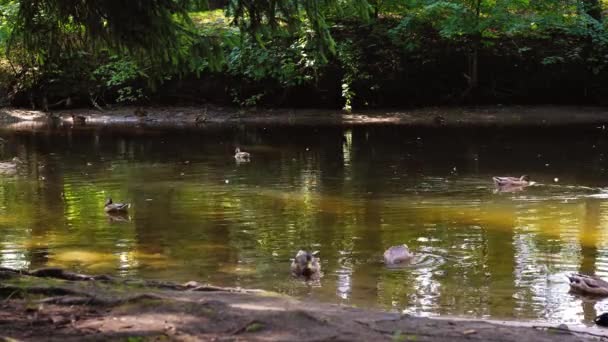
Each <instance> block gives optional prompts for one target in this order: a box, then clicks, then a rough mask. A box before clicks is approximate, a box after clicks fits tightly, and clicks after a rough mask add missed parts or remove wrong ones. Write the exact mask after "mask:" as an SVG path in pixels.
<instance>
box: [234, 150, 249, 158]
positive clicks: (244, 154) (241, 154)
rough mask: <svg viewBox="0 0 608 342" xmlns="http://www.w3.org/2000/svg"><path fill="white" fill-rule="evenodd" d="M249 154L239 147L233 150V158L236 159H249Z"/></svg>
mask: <svg viewBox="0 0 608 342" xmlns="http://www.w3.org/2000/svg"><path fill="white" fill-rule="evenodd" d="M250 158H251V155H250V154H249V153H248V152H241V149H240V148H238V147H237V148H236V149H235V150H234V159H236V160H249V159H250Z"/></svg>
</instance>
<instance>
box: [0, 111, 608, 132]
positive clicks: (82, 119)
mask: <svg viewBox="0 0 608 342" xmlns="http://www.w3.org/2000/svg"><path fill="white" fill-rule="evenodd" d="M74 118H76V119H74ZM0 122H1V123H3V124H4V126H8V127H23V126H27V125H30V126H43V125H48V124H49V123H52V124H55V125H61V124H64V125H79V126H82V125H92V126H111V125H126V126H130V125H134V126H142V125H149V126H167V127H204V126H207V125H210V126H211V125H218V124H260V125H266V124H286V125H359V124H400V125H422V126H424V125H428V126H459V125H466V126H472V125H481V126H483V125H534V126H537V125H574V124H597V125H599V126H600V127H601V126H602V125H604V126H605V127H606V128H608V108H604V107H573V106H487V107H458V108H449V107H448V108H443V107H429V108H422V109H412V110H391V109H387V110H373V111H372V110H370V111H354V112H352V113H345V112H342V111H337V110H333V111H332V110H312V109H238V108H225V107H215V106H201V107H120V108H116V109H111V110H106V111H99V110H94V109H71V110H58V111H53V112H50V113H45V112H42V111H36V110H27V109H18V108H4V109H0Z"/></svg>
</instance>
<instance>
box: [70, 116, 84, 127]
mask: <svg viewBox="0 0 608 342" xmlns="http://www.w3.org/2000/svg"><path fill="white" fill-rule="evenodd" d="M86 122H87V118H86V116H82V115H75V114H72V123H73V124H74V125H84V124H85V123H86Z"/></svg>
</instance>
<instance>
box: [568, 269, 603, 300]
mask: <svg viewBox="0 0 608 342" xmlns="http://www.w3.org/2000/svg"><path fill="white" fill-rule="evenodd" d="M568 280H570V291H572V292H577V293H581V294H587V295H593V296H606V297H608V282H607V281H605V280H603V279H601V278H600V277H597V276H590V275H586V274H579V273H574V274H571V275H569V276H568Z"/></svg>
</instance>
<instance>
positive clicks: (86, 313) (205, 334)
mask: <svg viewBox="0 0 608 342" xmlns="http://www.w3.org/2000/svg"><path fill="white" fill-rule="evenodd" d="M0 300H1V301H0V341H1V340H2V339H4V340H5V341H7V340H8V341H11V339H16V340H27V341H42V340H44V341H59V340H61V341H113V340H117V341H168V340H170V341H200V340H205V341H207V340H210V341H446V342H447V341H517V342H521V341H597V340H605V339H608V337H606V336H608V331H606V334H604V331H603V330H602V329H589V328H588V329H580V328H578V329H575V328H568V327H566V326H559V327H549V326H534V325H532V324H527V325H526V324H521V323H516V322H501V323H500V324H497V322H493V323H492V322H481V321H470V320H462V319H448V318H443V319H431V318H418V317H411V316H407V315H400V314H398V313H387V312H380V311H371V310H364V309H357V308H352V307H344V306H337V305H329V304H321V303H313V302H301V301H298V300H295V299H293V298H289V297H285V296H282V295H279V294H275V293H270V292H265V291H259V290H243V289H234V288H219V287H214V286H209V285H202V284H198V283H194V282H189V283H186V284H175V283H169V282H153V281H142V280H133V279H131V280H127V279H118V278H111V277H106V276H100V277H90V276H86V275H77V274H73V273H68V272H65V271H62V270H59V269H44V270H40V271H34V272H26V271H23V272H21V271H15V270H10V269H2V268H0Z"/></svg>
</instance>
